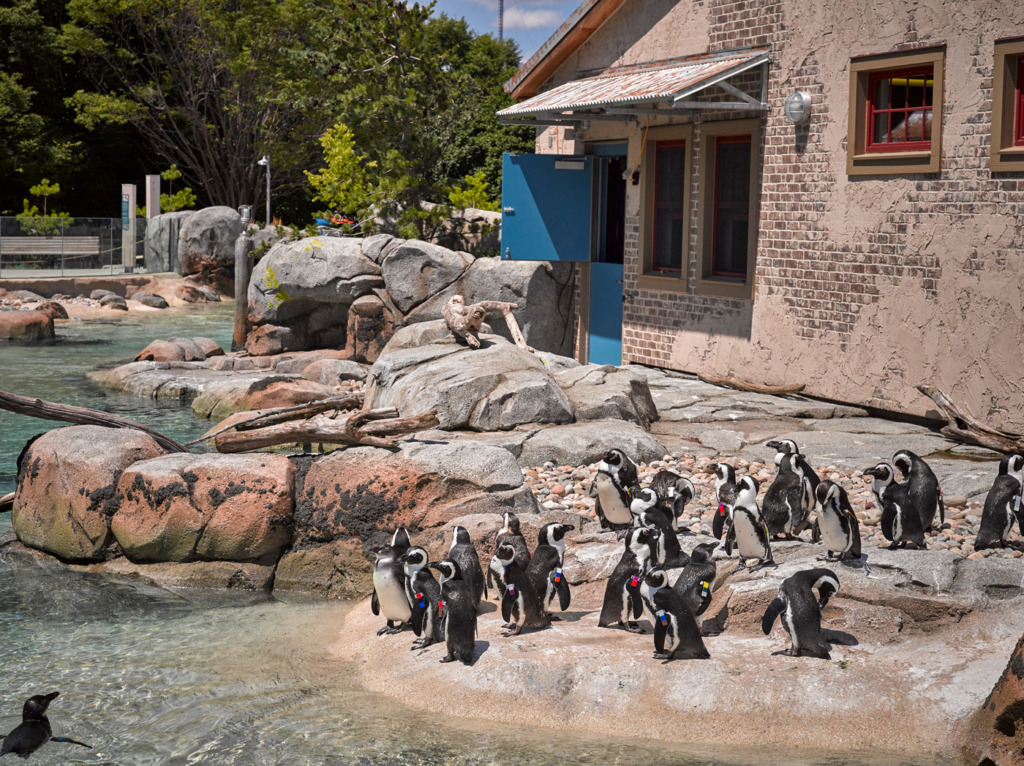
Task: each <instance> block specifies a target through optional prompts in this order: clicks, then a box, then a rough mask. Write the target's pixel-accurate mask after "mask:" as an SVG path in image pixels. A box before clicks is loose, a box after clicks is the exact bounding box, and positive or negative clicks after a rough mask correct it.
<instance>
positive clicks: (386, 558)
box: [370, 532, 412, 636]
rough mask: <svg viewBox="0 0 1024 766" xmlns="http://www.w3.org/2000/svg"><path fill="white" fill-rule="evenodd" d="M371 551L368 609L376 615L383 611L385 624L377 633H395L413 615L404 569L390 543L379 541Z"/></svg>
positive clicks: (379, 634)
mask: <svg viewBox="0 0 1024 766" xmlns="http://www.w3.org/2000/svg"><path fill="white" fill-rule="evenodd" d="M395 534H396V535H397V534H398V533H397V532H396V533H395ZM392 539H394V538H392ZM374 553H376V554H377V559H376V561H374V562H373V596H372V597H371V599H370V610H371V611H372V612H373V613H374V614H375V615H378V614H382V613H383V615H384V619H385V620H387V623H386V624H385V626H384V627H383V628H381V629H380V630H378V631H377V635H378V636H382V635H384V634H385V633H398V632H399V631H400V630H402V627H403V626H404V625H405V624H406V623H408V622H409V620H411V619H412V609H411V607H410V606H409V599H408V597H407V596H406V595H405V569H404V567H403V566H402V564H401V562H399V560H398V558H399V557H398V555H396V554H395V549H394V548H392V547H391V546H390V545H380V546H378V547H376V548H374Z"/></svg>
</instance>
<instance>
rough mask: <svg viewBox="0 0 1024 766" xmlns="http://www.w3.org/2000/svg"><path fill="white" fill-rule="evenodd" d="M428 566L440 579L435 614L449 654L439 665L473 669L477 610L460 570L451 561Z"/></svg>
mask: <svg viewBox="0 0 1024 766" xmlns="http://www.w3.org/2000/svg"><path fill="white" fill-rule="evenodd" d="M429 566H430V568H431V569H436V570H437V573H438V575H439V576H440V578H441V601H440V602H439V603H438V613H439V614H440V617H441V635H442V636H443V637H444V645H445V648H447V650H448V654H446V655H445V656H444V657H442V658H441V662H454V661H455V660H458V661H459V662H461V663H462V664H464V665H472V664H473V653H474V650H475V648H476V610H477V603H476V601H475V599H474V596H473V590H472V588H471V587H470V585H469V583H468V582H466V581H465V580H464V579H463V577H462V567H460V566H459V563H458V562H457V561H455V560H454V559H441V560H440V561H436V562H434V563H432V564H430V565H429Z"/></svg>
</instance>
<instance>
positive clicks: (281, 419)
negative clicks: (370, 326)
mask: <svg viewBox="0 0 1024 766" xmlns="http://www.w3.org/2000/svg"><path fill="white" fill-rule="evenodd" d="M363 401H364V399H363V395H362V394H348V395H346V396H332V397H329V398H327V399H320V400H318V401H315V402H309V403H307V404H297V405H295V406H294V407H278V408H276V409H272V410H268V411H266V412H263V413H261V414H259V415H254V416H253V417H251V418H248V419H247V420H240V421H238V422H237V423H232V424H231V425H227V426H224V427H223V428H219V429H217V430H216V431H213V432H212V433H207V434H204V435H203V436H200V437H199V438H198V439H194V440H193V441H190V442H189V443H188V444H189V446H191V445H193V444H198V443H199V442H204V441H206V440H207V439H213V438H215V437H217V436H220V435H221V434H222V433H225V432H227V431H232V430H234V431H252V430H254V429H257V428H264V427H266V426H274V425H277V424H278V423H286V422H288V421H289V420H299V419H301V418H309V417H313V416H314V415H319V414H321V413H323V412H331V411H332V410H333V411H335V412H340V411H341V410H360V409H362V408H363Z"/></svg>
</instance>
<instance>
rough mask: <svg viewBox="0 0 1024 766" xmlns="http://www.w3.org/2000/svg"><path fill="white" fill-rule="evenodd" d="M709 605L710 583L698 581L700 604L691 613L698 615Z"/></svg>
mask: <svg viewBox="0 0 1024 766" xmlns="http://www.w3.org/2000/svg"><path fill="white" fill-rule="evenodd" d="M710 605H711V583H710V582H708V581H707V580H704V581H702V582H701V583H700V606H698V607H697V611H695V612H694V613H693V616H694V617H700V616H701V615H702V614H704V612H706V611H707V609H708V607H709V606H710Z"/></svg>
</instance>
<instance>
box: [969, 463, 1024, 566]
mask: <svg viewBox="0 0 1024 766" xmlns="http://www.w3.org/2000/svg"><path fill="white" fill-rule="evenodd" d="M1022 487H1024V457H1021V456H1020V455H1004V456H1003V459H1002V460H1000V461H999V475H998V476H996V479H995V481H994V482H993V483H992V489H990V490H989V491H988V495H987V496H986V497H985V507H984V509H983V510H982V512H981V526H980V527H979V528H978V535H977V537H976V538H975V540H974V549H975V550H976V551H982V550H985V549H986V548H1005V547H1006V546H1007V545H1009V543H1008V542H1007V538H1009V536H1010V531H1011V530H1012V529H1013V522H1014V521H1015V520H1016V522H1017V526H1018V530H1019V531H1020V533H1021V535H1024V513H1022V512H1021V499H1020V496H1021V488H1022ZM1015 547H1017V548H1021V547H1024V546H1022V544H1021V543H1016V544H1015Z"/></svg>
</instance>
